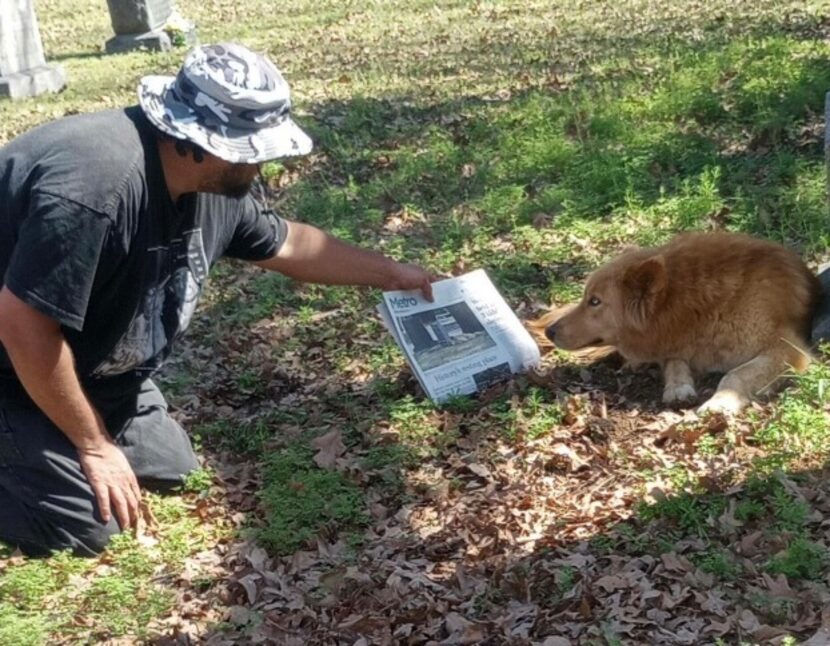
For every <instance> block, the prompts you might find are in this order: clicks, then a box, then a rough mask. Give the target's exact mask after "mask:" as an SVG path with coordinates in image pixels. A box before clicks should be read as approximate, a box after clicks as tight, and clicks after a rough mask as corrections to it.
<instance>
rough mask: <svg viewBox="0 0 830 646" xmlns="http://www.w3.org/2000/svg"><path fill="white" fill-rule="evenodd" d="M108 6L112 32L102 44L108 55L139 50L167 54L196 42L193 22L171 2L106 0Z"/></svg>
mask: <svg viewBox="0 0 830 646" xmlns="http://www.w3.org/2000/svg"><path fill="white" fill-rule="evenodd" d="M107 6H108V7H109V12H110V20H111V21H112V30H113V31H114V32H115V36H114V37H112V38H110V39H109V40H108V41H107V42H106V45H105V49H106V52H107V53H108V54H112V53H115V52H124V51H129V50H133V49H139V48H142V47H143V48H146V49H153V50H161V51H165V52H166V51H168V50H170V48H171V47H173V46H174V45H192V44H194V43H195V42H196V29H195V27H194V25H193V23H191V22H190V21H188V20H186V19H184V18H182V17H181V15H180V14H179V13H178V11H176V9H175V7H174V6H173V0H107ZM177 40H178V41H179V42H175V41H177Z"/></svg>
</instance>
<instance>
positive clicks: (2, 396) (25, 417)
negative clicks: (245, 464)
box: [0, 379, 198, 556]
mask: <svg viewBox="0 0 830 646" xmlns="http://www.w3.org/2000/svg"><path fill="white" fill-rule="evenodd" d="M89 396H90V399H92V400H93V402H94V403H95V405H96V406H97V408H98V411H99V412H100V413H101V415H102V417H103V418H104V422H105V424H106V427H107V430H108V431H109V432H110V435H112V437H113V438H114V439H115V441H116V443H117V444H118V445H119V446H120V447H121V448H122V450H123V451H124V454H125V455H126V456H127V460H128V461H129V463H130V465H131V466H132V468H133V471H134V472H135V475H136V477H137V478H138V481H139V483H140V484H141V485H142V486H143V487H147V488H151V489H156V490H169V489H171V488H173V487H175V486H177V485H180V484H181V483H182V482H183V479H184V476H185V475H187V474H188V473H189V472H190V471H192V470H193V469H195V468H197V467H198V462H197V461H196V456H195V454H194V453H193V448H192V447H191V445H190V440H189V439H188V437H187V434H186V433H185V432H184V430H183V429H182V427H181V426H179V425H178V424H177V423H176V422H175V421H174V420H173V419H171V418H170V416H169V415H168V414H167V403H166V402H165V401H164V397H162V395H161V393H160V392H159V390H158V388H156V386H155V384H153V382H152V381H150V380H149V379H148V380H147V381H145V382H144V383H143V384H141V387H140V388H139V389H138V390H132V391H130V392H127V393H125V392H124V391H123V389H119V390H117V391H115V392H107V389H105V388H100V389H96V390H94V391H92V390H91V391H90V392H89ZM114 516H115V514H113V518H112V519H110V521H109V522H108V523H104V522H103V521H102V520H101V515H100V512H99V510H98V504H97V502H96V500H95V494H94V493H93V492H92V488H91V487H90V486H89V483H88V482H87V479H86V476H85V475H84V473H83V471H82V470H81V465H80V462H79V461H78V453H77V451H76V450H75V447H74V445H73V444H72V443H71V442H70V441H69V439H68V438H67V437H66V435H64V434H63V432H61V431H60V429H58V428H57V427H56V426H55V425H54V424H53V423H52V422H51V421H49V419H48V418H47V417H46V416H45V415H44V414H43V413H42V412H41V411H40V410H39V409H38V408H37V407H36V406H35V405H34V404H33V403H32V402H31V400H30V399H29V398H28V397H27V396H26V395H25V393H23V392H22V389H20V387H19V386H16V385H15V386H9V387H3V388H0V541H3V542H5V543H8V544H10V545H12V546H18V547H20V548H21V549H22V550H23V552H24V553H26V554H29V555H33V556H34V555H45V554H48V553H49V552H50V551H51V550H62V549H67V548H69V549H72V550H73V551H74V552H75V553H76V554H78V555H86V556H92V555H94V554H97V553H99V552H100V551H101V550H103V549H104V548H105V547H106V545H107V542H108V541H109V539H110V537H111V536H112V535H113V534H117V533H118V532H119V531H120V528H119V526H118V523H117V521H116V520H115V518H114Z"/></svg>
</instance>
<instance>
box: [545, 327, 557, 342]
mask: <svg viewBox="0 0 830 646" xmlns="http://www.w3.org/2000/svg"><path fill="white" fill-rule="evenodd" d="M545 336H546V337H548V339H550V340H551V341H556V323H554V324H553V325H548V326H547V327H546V328H545Z"/></svg>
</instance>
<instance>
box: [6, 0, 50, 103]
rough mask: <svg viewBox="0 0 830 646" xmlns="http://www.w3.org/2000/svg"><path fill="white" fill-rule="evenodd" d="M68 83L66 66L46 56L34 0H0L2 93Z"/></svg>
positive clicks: (17, 93) (18, 93) (28, 92)
mask: <svg viewBox="0 0 830 646" xmlns="http://www.w3.org/2000/svg"><path fill="white" fill-rule="evenodd" d="M65 84H66V77H65V76H64V73H63V69H61V67H60V66H59V65H50V64H47V63H46V60H45V59H44V57H43V43H42V42H41V40H40V31H39V29H38V24H37V17H36V16H35V9H34V6H33V5H32V2H31V0H0V97H11V98H12V99H18V98H21V97H27V96H35V95H37V94H42V93H43V92H57V91H58V90H60V89H61V88H62V87H63V86H64V85H65Z"/></svg>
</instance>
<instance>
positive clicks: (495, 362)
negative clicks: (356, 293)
mask: <svg viewBox="0 0 830 646" xmlns="http://www.w3.org/2000/svg"><path fill="white" fill-rule="evenodd" d="M432 294H433V297H434V299H435V300H434V301H433V302H431V303H430V302H429V301H427V300H426V299H425V298H424V297H423V296H421V294H420V292H414V291H393V292H383V300H382V302H381V303H380V305H378V312H379V313H380V315H381V317H382V318H383V322H384V323H385V324H386V327H388V328H389V330H390V332H391V333H392V335H393V336H394V337H395V340H396V341H397V343H398V345H399V346H400V347H401V349H403V351H404V354H405V355H406V358H407V361H409V365H410V366H412V371H413V372H414V373H415V376H416V377H417V378H418V381H419V382H420V383H421V387H422V388H423V389H424V391H425V392H426V393H427V395H428V396H429V397H430V399H432V400H433V401H434V402H436V403H441V402H442V401H444V400H446V399H447V398H448V397H451V396H453V395H468V394H470V393H474V392H477V391H480V390H483V389H484V388H486V387H487V386H490V385H492V384H495V383H497V382H500V381H504V380H505V379H508V378H509V377H510V376H511V375H513V374H514V373H518V372H523V371H525V370H527V369H528V368H529V367H531V366H533V365H536V364H537V363H538V362H539V358H540V355H539V347H538V346H537V345H536V343H535V342H534V340H533V338H532V337H531V336H530V334H529V333H528V331H527V330H526V329H525V328H524V326H523V325H522V324H521V322H520V321H519V319H518V318H517V317H516V315H515V314H514V313H513V311H512V310H511V309H510V307H509V306H508V305H507V303H505V301H504V299H503V298H502V297H501V294H499V292H498V290H497V289H496V287H495V286H494V285H493V283H492V282H491V281H490V278H489V277H488V276H487V274H486V272H485V271H484V270H483V269H477V270H475V271H472V272H470V273H468V274H464V275H463V276H457V277H455V278H448V279H447V280H440V281H438V282H435V283H433V284H432Z"/></svg>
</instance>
